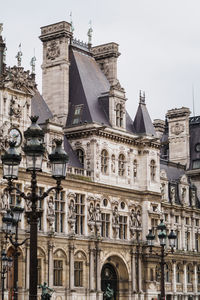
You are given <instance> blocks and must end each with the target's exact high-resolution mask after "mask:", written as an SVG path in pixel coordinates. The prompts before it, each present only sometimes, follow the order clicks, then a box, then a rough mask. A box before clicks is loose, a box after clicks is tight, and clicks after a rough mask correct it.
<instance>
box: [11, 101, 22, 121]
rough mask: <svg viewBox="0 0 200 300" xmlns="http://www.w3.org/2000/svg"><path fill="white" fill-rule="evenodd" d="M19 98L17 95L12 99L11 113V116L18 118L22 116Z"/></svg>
mask: <svg viewBox="0 0 200 300" xmlns="http://www.w3.org/2000/svg"><path fill="white" fill-rule="evenodd" d="M18 101H19V100H18V99H17V97H15V99H14V98H12V99H11V101H10V115H11V116H15V117H16V118H20V117H21V106H20V104H19V103H18Z"/></svg>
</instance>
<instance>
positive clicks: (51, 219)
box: [47, 197, 55, 230]
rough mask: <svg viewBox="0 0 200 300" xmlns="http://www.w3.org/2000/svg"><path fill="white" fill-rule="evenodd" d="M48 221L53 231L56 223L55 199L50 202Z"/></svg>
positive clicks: (51, 198) (50, 199)
mask: <svg viewBox="0 0 200 300" xmlns="http://www.w3.org/2000/svg"><path fill="white" fill-rule="evenodd" d="M47 220H48V221H49V225H50V229H51V230H53V227H54V222H55V209H54V201H53V197H50V198H49V201H48V207H47Z"/></svg>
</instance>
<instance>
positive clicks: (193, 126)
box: [189, 116, 200, 169]
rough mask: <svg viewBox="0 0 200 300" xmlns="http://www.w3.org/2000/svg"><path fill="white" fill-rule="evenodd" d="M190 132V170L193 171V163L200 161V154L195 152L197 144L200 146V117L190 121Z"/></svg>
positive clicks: (192, 118)
mask: <svg viewBox="0 0 200 300" xmlns="http://www.w3.org/2000/svg"><path fill="white" fill-rule="evenodd" d="M189 125H190V127H189V130H190V167H189V168H190V169H192V165H193V161H194V160H200V152H197V151H196V150H195V147H196V145H197V144H200V116H196V117H191V118H190V119H189Z"/></svg>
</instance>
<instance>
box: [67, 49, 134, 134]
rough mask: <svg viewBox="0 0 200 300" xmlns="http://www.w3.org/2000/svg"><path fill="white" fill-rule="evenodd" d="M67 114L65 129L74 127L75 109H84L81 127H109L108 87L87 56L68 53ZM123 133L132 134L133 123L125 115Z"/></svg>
mask: <svg viewBox="0 0 200 300" xmlns="http://www.w3.org/2000/svg"><path fill="white" fill-rule="evenodd" d="M69 76H70V78H69V102H70V103H69V114H68V118H67V126H73V124H72V123H73V117H74V109H75V106H76V105H81V104H82V105H83V111H82V115H81V119H80V123H84V122H87V123H93V122H95V123H99V124H104V125H107V126H109V127H111V124H110V121H109V96H108V93H109V91H110V83H109V82H108V80H107V78H106V76H105V75H104V74H103V72H102V71H101V69H100V68H99V65H98V64H97V62H96V61H95V59H94V58H93V57H92V56H91V55H90V53H83V52H81V51H79V50H78V49H76V48H73V47H71V50H70V71H69ZM126 129H127V131H129V132H132V133H133V132H134V129H133V122H132V120H131V118H130V116H129V114H128V113H127V112H126Z"/></svg>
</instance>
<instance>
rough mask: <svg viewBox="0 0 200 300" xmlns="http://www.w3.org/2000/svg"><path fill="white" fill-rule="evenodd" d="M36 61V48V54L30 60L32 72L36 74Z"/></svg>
mask: <svg viewBox="0 0 200 300" xmlns="http://www.w3.org/2000/svg"><path fill="white" fill-rule="evenodd" d="M35 62H36V57H35V49H34V55H33V57H32V58H31V61H30V65H31V67H32V74H35Z"/></svg>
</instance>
